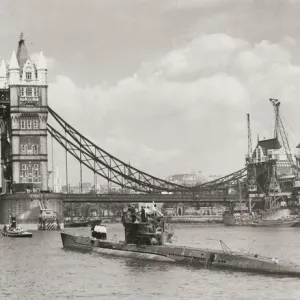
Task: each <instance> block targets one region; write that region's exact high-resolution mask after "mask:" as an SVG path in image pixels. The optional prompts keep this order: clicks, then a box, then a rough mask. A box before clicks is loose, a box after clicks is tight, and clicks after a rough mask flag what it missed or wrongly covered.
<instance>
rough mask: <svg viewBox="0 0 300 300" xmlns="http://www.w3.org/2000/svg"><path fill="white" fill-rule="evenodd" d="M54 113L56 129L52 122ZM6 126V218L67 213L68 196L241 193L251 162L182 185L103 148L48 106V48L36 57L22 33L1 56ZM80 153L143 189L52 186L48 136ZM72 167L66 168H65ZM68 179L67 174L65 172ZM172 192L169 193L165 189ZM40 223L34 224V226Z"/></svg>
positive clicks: (124, 184) (97, 170)
mask: <svg viewBox="0 0 300 300" xmlns="http://www.w3.org/2000/svg"><path fill="white" fill-rule="evenodd" d="M48 114H50V115H51V116H52V117H53V120H54V121H55V122H56V128H57V127H58V128H60V130H59V129H56V128H55V127H54V126H53V125H54V124H49V122H48ZM0 130H1V142H0V143H1V145H0V148H1V172H0V175H1V179H0V181H1V184H2V194H1V197H0V223H7V222H8V221H9V214H10V213H11V214H13V215H15V216H16V217H17V219H18V221H19V222H20V223H22V222H23V223H24V224H25V223H32V224H33V223H35V222H37V219H38V218H39V217H40V214H41V211H44V210H49V211H52V212H53V213H54V214H55V215H56V217H57V218H58V219H60V221H62V220H63V205H62V204H63V202H82V203H84V202H106V203H113V202H120V203H127V202H130V203H132V202H150V201H156V202H173V203H176V202H187V203H192V202H202V203H230V202H236V201H239V197H240V196H238V195H237V194H234V195H230V194H229V193H228V191H229V190H230V189H235V190H238V189H239V190H240V189H241V184H243V182H244V181H245V179H246V176H247V170H246V168H243V169H241V170H239V171H237V172H234V173H232V174H229V175H227V176H224V177H222V178H219V179H217V180H214V181H211V182H207V183H204V184H200V185H197V186H194V187H187V186H184V185H179V184H176V183H174V182H169V181H166V180H164V179H161V178H158V177H156V176H153V175H151V174H148V173H146V172H143V171H141V170H139V169H137V168H135V167H133V166H131V165H130V164H128V163H125V162H123V161H122V160H120V159H118V158H116V157H114V156H113V155H111V154H110V153H108V152H107V151H105V150H103V149H102V148H100V147H99V146H97V145H96V144H94V143H93V142H92V141H91V140H89V139H88V138H86V137H85V136H84V135H83V134H81V133H80V132H79V131H77V130H76V129H75V128H74V127H72V126H71V125H70V124H68V123H67V122H66V121H65V120H64V119H63V118H62V117H61V116H59V115H58V114H57V113H56V112H55V111H54V110H52V109H51V108H50V107H49V104H48V81H47V67H46V62H45V58H44V55H43V52H42V51H41V52H40V55H39V58H38V61H37V62H33V61H32V60H31V59H30V57H29V55H28V51H27V48H26V45H25V40H24V37H23V35H21V37H20V40H19V43H18V49H17V52H15V51H14V50H13V52H12V55H11V59H10V62H9V63H8V64H7V65H6V64H5V63H4V60H2V61H1V64H0ZM48 133H49V134H50V135H51V137H52V138H53V139H54V140H55V141H56V142H57V143H58V144H60V145H61V146H62V148H63V149H64V151H66V158H67V155H71V156H73V157H75V158H76V159H77V160H78V162H79V164H80V182H81V186H82V167H86V168H88V169H89V170H91V171H92V172H93V173H94V175H99V176H101V177H102V178H104V179H106V180H107V181H108V182H109V183H114V184H116V185H119V186H121V188H122V190H125V189H126V190H133V191H136V192H138V194H115V195H112V194H106V195H88V194H61V193H53V192H52V193H51V192H49V187H48V148H47V136H48ZM66 174H68V170H67V169H66ZM66 185H67V186H68V175H67V176H66ZM164 193H167V194H164ZM33 227H34V226H33Z"/></svg>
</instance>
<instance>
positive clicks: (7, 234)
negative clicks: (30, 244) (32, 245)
mask: <svg viewBox="0 0 300 300" xmlns="http://www.w3.org/2000/svg"><path fill="white" fill-rule="evenodd" d="M2 235H3V236H5V237H13V238H31V237H32V233H31V232H23V233H13V232H4V231H2Z"/></svg>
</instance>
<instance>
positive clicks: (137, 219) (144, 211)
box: [122, 202, 164, 223]
mask: <svg viewBox="0 0 300 300" xmlns="http://www.w3.org/2000/svg"><path fill="white" fill-rule="evenodd" d="M163 216H164V215H163V213H162V212H160V211H159V210H158V209H157V206H156V203H154V202H153V204H152V207H151V209H150V207H149V206H145V207H144V206H142V207H141V210H140V211H138V210H136V208H134V207H132V206H131V205H129V206H128V208H127V209H126V208H124V211H123V215H122V223H130V222H132V223H147V222H148V221H149V219H151V220H153V219H154V220H155V219H156V220H158V221H159V219H160V218H162V217H163Z"/></svg>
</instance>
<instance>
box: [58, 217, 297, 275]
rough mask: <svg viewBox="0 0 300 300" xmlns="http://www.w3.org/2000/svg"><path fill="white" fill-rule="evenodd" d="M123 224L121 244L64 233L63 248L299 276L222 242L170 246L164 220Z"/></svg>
mask: <svg viewBox="0 0 300 300" xmlns="http://www.w3.org/2000/svg"><path fill="white" fill-rule="evenodd" d="M123 225H124V228H125V241H118V240H117V239H116V237H114V238H113V239H112V240H107V237H106V229H105V230H102V235H101V234H100V235H99V236H97V235H96V234H94V233H92V237H90V236H79V235H74V234H71V233H67V232H61V239H62V244H63V247H64V248H66V249H73V250H78V251H84V252H86V251H87V252H92V251H93V252H97V253H100V254H106V255H112V256H121V257H131V258H136V259H150V260H157V261H164V262H171V263H182V264H189V265H196V266H197V265H198V266H202V267H205V268H211V269H231V270H239V271H247V272H256V273H268V274H275V275H289V276H296V277H300V267H299V266H298V265H296V264H292V263H289V262H287V263H284V262H283V261H280V262H279V260H278V258H275V257H274V258H270V257H263V256H260V255H258V254H255V255H250V254H245V253H242V252H234V251H231V250H230V249H229V248H228V247H227V246H226V245H225V244H224V242H222V241H220V243H221V249H222V250H210V249H205V248H193V247H186V246H180V245H173V244H172V243H171V242H172V235H173V232H170V231H169V230H168V229H167V228H166V225H165V224H164V219H161V220H160V221H159V222H141V223H132V222H123ZM100 231H101V230H100Z"/></svg>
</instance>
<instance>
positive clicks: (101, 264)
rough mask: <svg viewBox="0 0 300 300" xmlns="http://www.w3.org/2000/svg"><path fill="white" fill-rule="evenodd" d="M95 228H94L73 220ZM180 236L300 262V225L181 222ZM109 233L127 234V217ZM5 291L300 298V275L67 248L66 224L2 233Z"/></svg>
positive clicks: (2, 294) (52, 295)
mask: <svg viewBox="0 0 300 300" xmlns="http://www.w3.org/2000/svg"><path fill="white" fill-rule="evenodd" d="M72 231H74V232H78V233H79V234H90V230H89V228H73V229H72ZM175 232H176V233H175V234H176V235H177V237H178V239H177V244H189V245H191V246H197V247H204V248H215V249H220V244H219V240H223V241H224V242H225V243H226V244H227V245H228V246H229V247H230V248H231V249H233V250H239V249H244V250H245V251H250V250H251V248H252V250H251V251H254V252H257V253H260V254H263V255H270V256H277V257H279V259H285V260H292V261H294V262H298V263H299V264H300V251H299V248H300V228H250V227H237V228H232V227H222V226H215V227H209V226H207V227H205V226H204V227H199V226H196V225H180V226H176V229H175ZM108 233H109V237H112V236H113V235H114V234H117V235H118V236H119V237H120V239H123V227H122V225H120V224H112V225H108ZM0 255H1V262H0V267H1V273H2V275H1V286H0V299H75V298H77V297H83V298H86V299H135V298H139V299H218V300H221V299H239V300H240V299H251V300H253V298H255V300H258V299H272V300H274V299H297V300H298V299H300V288H299V284H300V279H297V278H289V277H272V276H265V275H259V274H248V273H242V272H232V271H217V270H207V269H203V268H195V267H192V266H182V265H177V264H168V263H165V262H164V263H162V262H155V261H148V260H135V259H131V258H122V257H112V256H102V255H100V254H98V253H80V252H76V251H68V250H65V249H62V244H61V240H60V234H59V232H45V231H38V232H34V236H33V238H32V239H11V238H3V237H1V238H0Z"/></svg>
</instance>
